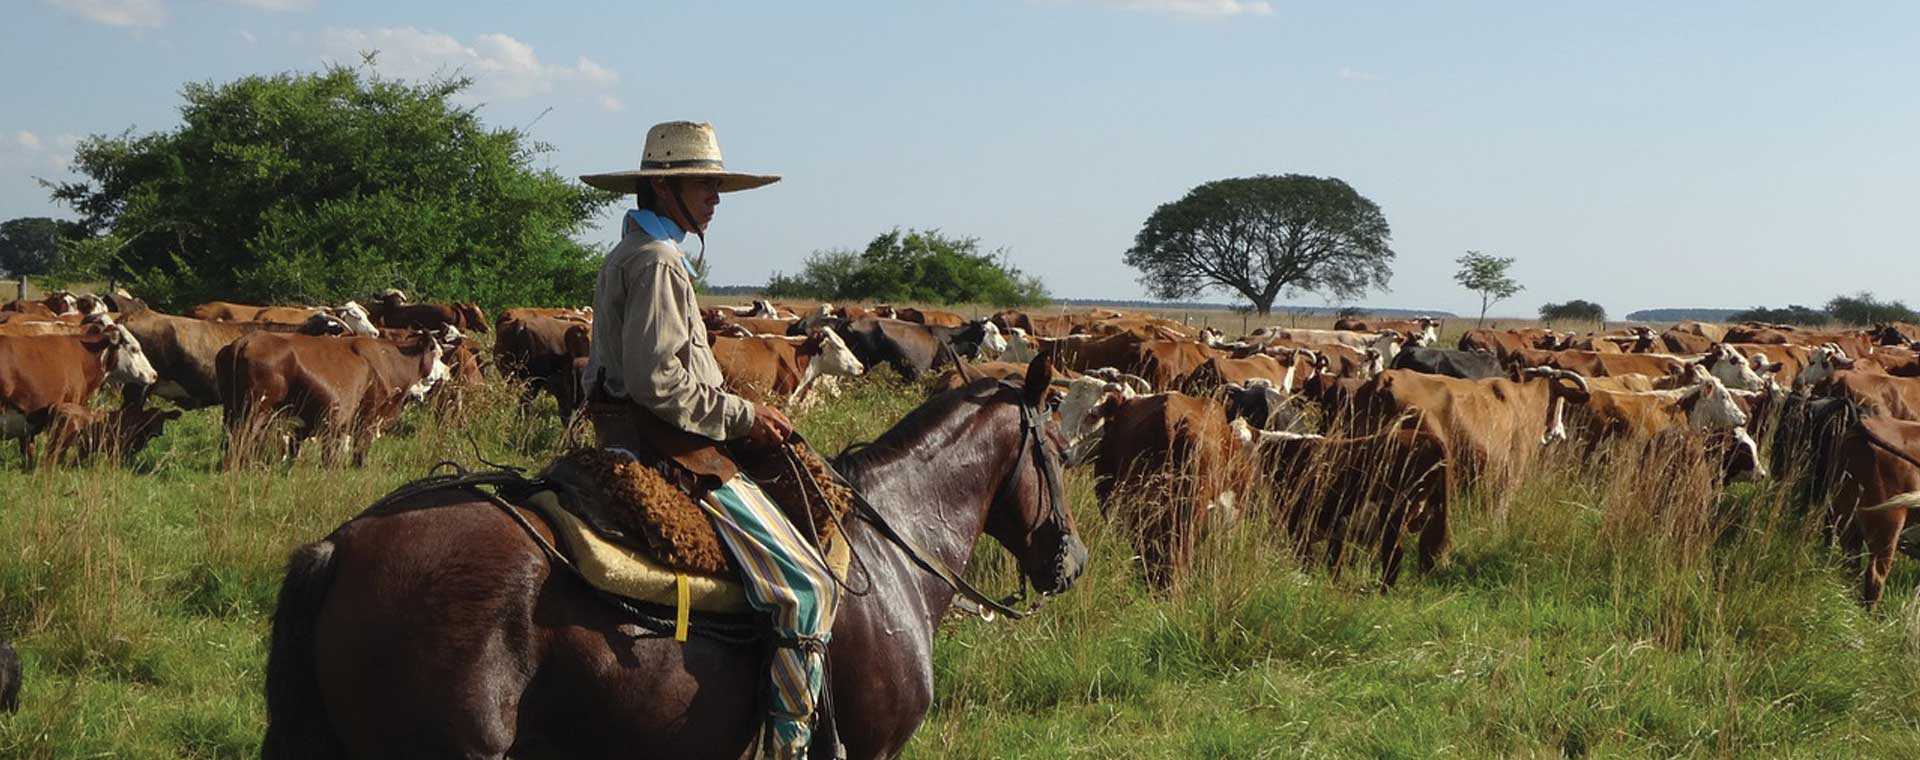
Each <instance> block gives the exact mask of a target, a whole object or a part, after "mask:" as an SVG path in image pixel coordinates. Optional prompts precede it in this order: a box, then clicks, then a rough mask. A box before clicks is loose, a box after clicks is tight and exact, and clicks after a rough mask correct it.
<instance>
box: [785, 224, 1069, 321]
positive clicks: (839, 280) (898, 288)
mask: <svg viewBox="0 0 1920 760" xmlns="http://www.w3.org/2000/svg"><path fill="white" fill-rule="evenodd" d="M766 294H767V295H768V296H769V297H773V298H805V299H812V300H818V301H829V302H832V301H897V302H918V303H941V304H951V303H990V304H994V305H996V306H1036V305H1040V304H1044V303H1046V302H1047V300H1048V298H1047V288H1046V286H1045V285H1044V284H1042V283H1041V282H1040V278H1038V277H1034V276H1032V275H1028V274H1025V273H1023V272H1021V271H1020V270H1019V268H1017V267H1015V266H1013V265H1012V263H1010V262H1009V261H1008V259H1007V253H1006V251H1004V250H1000V251H994V252H990V253H985V252H982V251H981V250H980V240H979V238H972V237H958V236H952V235H946V234H942V233H941V232H940V231H939V230H924V231H923V230H911V229H910V230H907V231H905V232H902V231H901V230H899V229H898V228H895V229H893V230H890V231H888V232H884V233H881V234H880V235H879V236H878V237H875V238H874V239H873V240H872V242H869V243H867V247H866V248H865V249H864V250H861V251H858V252H856V251H851V250H846V249H832V250H824V251H814V252H813V253H812V254H811V255H809V256H807V260H806V262H805V263H804V264H803V265H802V266H801V270H800V273H799V274H793V275H789V274H785V273H779V272H776V273H775V274H774V275H773V278H772V279H770V280H768V282H767V287H766Z"/></svg>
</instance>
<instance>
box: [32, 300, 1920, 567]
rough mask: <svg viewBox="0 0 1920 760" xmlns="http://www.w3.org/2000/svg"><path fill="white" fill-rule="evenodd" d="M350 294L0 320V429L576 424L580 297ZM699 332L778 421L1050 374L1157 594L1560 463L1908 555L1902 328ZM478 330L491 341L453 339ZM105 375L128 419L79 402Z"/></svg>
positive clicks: (1140, 319)
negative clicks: (991, 380) (485, 406)
mask: <svg viewBox="0 0 1920 760" xmlns="http://www.w3.org/2000/svg"><path fill="white" fill-rule="evenodd" d="M366 301H367V304H366V305H362V304H361V303H359V302H348V303H345V304H342V305H340V306H338V307H289V306H249V305H242V304H233V303H225V302H213V303H207V304H202V305H199V306H196V307H193V308H192V309H189V310H188V311H187V314H186V315H185V316H173V315H168V314H162V313H160V312H157V311H154V310H152V309H150V308H148V307H147V306H146V304H145V303H143V302H142V301H140V300H139V299H138V298H135V297H134V296H132V295H131V294H128V293H127V292H125V291H116V292H115V293H113V294H112V295H107V296H97V297H96V296H91V295H75V294H68V293H55V294H52V295H50V296H48V297H47V298H46V299H44V300H40V301H24V300H23V301H14V302H12V303H8V304H5V305H0V435H4V436H6V437H10V438H15V439H17V440H18V441H19V445H20V450H21V455H22V459H23V461H24V462H25V463H26V464H27V466H29V467H32V466H36V462H38V463H41V464H45V463H61V462H67V461H71V460H75V459H80V458H85V457H89V456H95V455H99V454H101V453H103V452H109V451H110V452H114V453H116V454H118V455H125V454H126V453H128V452H130V451H132V450H134V449H137V448H138V447H139V446H140V445H142V444H143V443H145V442H146V441H148V440H150V439H151V438H153V437H154V436H155V435H158V434H159V433H160V431H161V429H162V427H163V426H164V425H165V423H166V422H167V421H169V420H171V419H175V418H177V417H178V416H179V415H180V413H181V412H180V410H190V409H197V408H202V407H212V406H218V407H220V409H221V410H222V420H223V422H224V424H225V427H226V430H227V433H228V438H227V441H228V456H229V458H230V459H231V458H233V457H245V456H247V455H248V454H249V453H252V455H255V456H257V455H259V453H260V452H262V451H266V452H269V453H273V454H277V455H279V456H293V455H296V454H297V453H298V451H299V449H300V447H301V445H302V444H303V443H304V442H307V441H310V440H311V441H317V442H320V443H322V444H323V445H324V448H323V452H324V454H323V456H325V457H328V458H329V459H330V460H332V459H339V460H343V461H345V460H350V461H352V462H354V463H356V464H357V463H359V462H360V461H362V460H363V459H364V457H365V455H366V452H367V448H368V446H369V445H370V444H371V443H372V442H373V441H374V440H375V439H377V438H378V437H379V436H380V435H381V434H382V432H383V431H385V430H387V429H388V428H389V427H390V426H391V425H392V424H393V423H394V421H395V420H396V419H398V417H399V415H400V414H401V412H402V411H403V410H404V409H405V408H406V407H407V406H408V405H410V404H415V403H421V402H426V401H428V400H429V399H432V398H434V397H436V396H437V397H441V398H444V399H450V400H451V401H450V402H449V403H456V404H457V403H459V402H458V399H459V398H460V394H461V389H463V388H471V387H472V386H473V385H475V384H477V383H482V382H486V377H487V375H488V374H489V372H488V371H487V370H486V367H488V366H489V365H490V366H491V368H492V371H491V374H492V375H494V376H496V377H499V378H502V379H506V380H510V381H513V382H515V383H517V384H518V387H520V388H523V389H524V390H523V393H522V396H521V400H522V403H523V404H530V403H531V402H532V401H533V400H534V399H535V398H536V397H537V396H539V395H540V394H548V395H551V396H553V397H554V399H555V400H556V401H557V402H558V408H559V410H560V413H561V414H562V415H563V416H564V417H566V418H568V419H569V420H571V418H572V416H573V415H574V414H575V412H576V411H577V410H578V409H579V407H580V405H581V401H582V399H583V397H584V395H585V393H584V388H583V383H582V378H581V369H582V368H583V367H584V366H585V363H586V358H587V355H588V352H589V351H590V349H591V346H592V341H593V314H592V310H591V309H566V308H538V309H536V308H522V309H509V310H507V311H505V312H503V313H501V314H500V315H499V316H498V318H497V319H495V320H492V321H491V322H489V321H488V320H487V319H486V317H485V315H484V314H483V313H482V312H481V310H480V309H479V308H477V307H476V306H474V305H472V304H421V303H411V302H409V301H408V299H407V297H406V295H405V294H403V293H400V292H398V291H388V292H386V293H384V294H380V295H379V296H378V297H374V298H368V299H366ZM704 315H705V321H706V331H707V339H708V340H709V341H710V342H711V344H712V347H713V349H714V353H715V356H716V358H717V359H718V360H719V363H720V365H721V367H722V371H723V373H724V374H725V375H726V378H727V382H728V384H729V386H730V387H731V389H732V390H734V391H735V392H738V393H741V394H743V395H746V396H749V397H751V398H754V399H757V400H766V401H771V402H775V403H780V404H783V405H787V406H789V407H803V406H806V405H808V404H810V403H813V402H814V401H815V400H816V399H817V398H819V397H820V396H822V395H830V394H833V393H835V392H837V391H836V388H837V386H838V384H840V383H842V382H846V381H847V380H848V379H849V378H855V377H858V376H860V375H862V374H863V373H864V372H865V371H866V369H867V368H871V367H877V366H881V365H885V366H888V367H891V368H892V370H893V371H894V372H895V373H897V374H899V375H901V376H903V377H905V378H908V379H910V380H917V381H922V382H925V383H926V384H927V385H928V387H929V388H931V389H932V390H934V391H936V392H937V391H939V390H941V389H946V388H952V387H956V386H958V385H962V384H966V383H969V382H971V381H973V380H974V379H977V378H979V377H983V376H991V377H1000V378H1007V379H1013V380H1016V381H1017V380H1018V379H1020V378H1022V377H1024V375H1025V369H1026V365H1027V363H1028V362H1030V361H1032V360H1034V359H1036V358H1044V359H1046V360H1047V361H1049V362H1050V363H1051V364H1052V365H1053V366H1054V367H1055V368H1056V370H1057V372H1058V375H1057V379H1056V380H1055V381H1054V383H1055V385H1056V386H1057V387H1056V392H1055V394H1054V398H1055V409H1056V414H1057V418H1058V422H1059V428H1060V431H1061V433H1062V435H1063V438H1064V442H1065V445H1066V446H1067V452H1068V464H1069V465H1075V466H1091V467H1092V468H1093V472H1094V474H1095V476H1096V477H1095V491H1096V494H1097V496H1098V498H1099V500H1100V502H1101V507H1102V509H1110V508H1112V507H1113V505H1114V504H1115V503H1116V502H1119V501H1121V500H1123V499H1125V500H1130V501H1131V502H1133V503H1136V504H1141V503H1144V504H1146V505H1149V506H1150V508H1147V509H1138V510H1135V512H1136V513H1137V514H1134V516H1133V517H1131V518H1129V519H1131V520H1133V524H1132V525H1130V526H1129V527H1130V530H1128V531H1127V533H1128V535H1130V536H1132V537H1133V538H1134V540H1135V541H1137V542H1138V543H1137V545H1136V546H1135V547H1134V548H1135V550H1136V552H1135V553H1136V554H1137V555H1138V556H1139V557H1140V559H1141V561H1142V564H1143V567H1144V570H1145V573H1146V575H1147V577H1148V580H1149V581H1150V582H1152V583H1155V584H1165V583H1170V582H1173V581H1175V580H1176V579H1177V578H1178V577H1180V575H1181V574H1182V573H1183V572H1184V571H1185V570H1186V569H1187V567H1188V565H1189V563H1190V561H1191V554H1192V551H1193V542H1194V537H1195V536H1196V535H1197V534H1198V532H1199V531H1201V530H1202V529H1203V528H1204V527H1205V526H1206V524H1207V523H1209V522H1210V521H1221V520H1230V519H1234V518H1235V516H1236V515H1237V513H1238V512H1239V509H1240V507H1241V506H1242V505H1244V504H1246V503H1248V500H1249V498H1250V494H1254V493H1256V492H1257V493H1260V494H1267V495H1269V496H1270V498H1271V500H1272V503H1273V504H1274V505H1276V506H1277V507H1280V508H1281V509H1280V511H1278V512H1276V514H1281V515H1284V516H1285V519H1284V525H1285V527H1286V528H1287V529H1288V530H1291V531H1293V532H1294V534H1295V536H1296V537H1297V541H1296V542H1297V543H1298V545H1300V546H1303V547H1304V546H1309V545H1312V546H1324V549H1325V556H1326V560H1327V562H1328V563H1329V565H1330V566H1331V567H1332V568H1334V569H1335V570H1336V571H1337V569H1338V568H1339V563H1340V559H1341V554H1342V551H1343V547H1344V546H1345V544H1346V543H1348V542H1351V541H1359V542H1361V543H1360V545H1362V546H1368V547H1371V548H1373V549H1374V550H1375V559H1376V560H1377V561H1378V562H1379V566H1380V571H1381V578H1382V580H1383V581H1384V582H1385V583H1388V584H1391V583H1392V582H1393V581H1394V579H1395V578H1396V577H1397V575H1398V573H1399V566H1400V560H1401V556H1402V553H1403V545H1405V544H1412V545H1413V546H1414V549H1415V554H1416V557H1417V559H1418V561H1419V563H1420V566H1421V567H1422V568H1423V569H1424V568H1427V567H1431V566H1432V565H1433V564H1434V563H1435V562H1437V561H1438V560H1440V559H1441V558H1442V556H1443V555H1444V554H1445V552H1446V551H1447V548H1448V544H1449V536H1448V530H1449V528H1448V525H1449V500H1450V499H1451V498H1452V496H1453V495H1455V494H1456V493H1458V492H1459V491H1460V490H1461V489H1466V488H1478V489H1482V491H1481V492H1482V493H1486V494H1489V495H1491V496H1493V497H1494V498H1504V495H1505V494H1507V493H1509V492H1510V491H1511V489H1512V487H1513V486H1514V485H1515V484H1516V483H1517V482H1518V478H1520V477H1521V476H1523V475H1525V474H1526V473H1528V472H1529V470H1530V468H1532V467H1533V466H1534V462H1535V460H1536V458H1537V456H1538V454H1539V452H1540V451H1541V450H1542V449H1543V447H1547V446H1566V447H1576V449H1577V450H1580V451H1583V452H1591V451H1594V450H1597V448H1598V447H1600V446H1602V445H1608V444H1616V445H1617V444H1618V443H1621V442H1631V443H1633V444H1634V445H1638V446H1644V447H1652V448H1657V449H1660V450H1663V451H1670V452H1683V453H1686V454H1687V455H1688V456H1690V457H1691V460H1690V461H1696V462H1706V463H1710V465H1711V467H1713V468H1714V472H1715V479H1716V480H1717V481H1719V482H1731V481H1738V480H1758V479H1764V478H1782V479H1784V478H1792V479H1793V480H1794V484H1793V485H1795V486H1797V488H1796V490H1795V493H1797V494H1799V495H1800V496H1799V497H1798V498H1801V499H1803V500H1804V501H1805V503H1806V504H1807V505H1809V506H1814V507H1819V508H1823V509H1825V510H1826V514H1827V516H1828V521H1827V524H1828V526H1829V528H1830V531H1829V535H1830V536H1831V537H1835V538H1838V539H1839V540H1840V541H1841V543H1842V547H1843V548H1844V549H1845V551H1846V553H1847V554H1848V556H1863V557H1864V559H1865V561H1866V562H1865V565H1866V566H1865V570H1864V571H1863V572H1862V587H1861V595H1862V599H1863V601H1865V602H1866V603H1869V604H1871V603H1873V602H1874V601H1876V600H1878V599H1879V597H1880V595H1881V591H1882V587H1883V585H1884V581H1885V578H1886V575H1887V572H1888V569H1889V567H1890V565H1891V562H1892V559H1893V555H1894V554H1895V552H1896V551H1899V550H1901V549H1902V548H1908V549H1909V550H1910V549H1911V547H1910V545H1903V544H1902V541H1901V538H1902V537H1901V534H1902V532H1903V530H1904V529H1905V527H1906V525H1905V523H1906V515H1907V510H1908V509H1911V508H1916V507H1920V353H1917V349H1920V328H1916V327H1914V326H1912V325H1905V324H1892V325H1876V326H1874V327H1873V328H1872V329H1867V330H1858V329H1854V330H1824V331H1816V330H1807V329H1800V328H1793V327H1787V326H1780V325H1765V324H1754V323H1748V324H1740V325H1714V324H1703V323H1697V322H1682V323H1680V324H1677V325H1674V326H1672V327H1670V328H1668V329H1666V330H1665V331H1664V332H1655V331H1654V330H1652V329H1650V328H1646V327H1634V328H1629V329H1624V330H1621V331H1618V332H1615V333H1611V334H1588V335H1584V336H1576V335H1573V334H1570V333H1558V332H1554V331H1551V330H1548V329H1541V328H1528V329H1519V330H1486V329H1476V330H1468V331H1466V332H1465V333H1464V334H1463V335H1461V336H1460V337H1459V339H1458V341H1457V344H1455V345H1454V347H1451V348H1447V347H1442V346H1440V345H1438V344H1439V342H1440V339H1439V336H1440V329H1439V328H1440V324H1439V323H1438V322H1437V321H1436V320H1433V319H1428V318H1424V317H1423V318H1420V319H1414V320H1403V321H1394V322H1361V321H1354V320H1341V321H1340V322H1339V323H1337V324H1335V325H1334V328H1333V329H1291V328H1285V327H1277V326H1276V327H1262V328H1260V329H1257V330H1254V331H1253V332H1251V333H1250V334H1248V335H1246V336H1243V337H1239V338H1238V339H1234V340H1229V339H1228V336H1225V335H1223V334H1221V333H1219V332H1218V331H1215V330H1211V329H1194V328H1193V327H1192V326H1191V325H1188V324H1184V323H1181V322H1177V321H1173V320H1169V319H1165V318H1162V317H1157V316H1152V315H1148V314H1134V313H1123V312H1117V311H1110V310H1099V309H1095V310H1090V311H1086V312H1083V313H1072V314H1038V313H1025V312H1021V311H1012V310H1009V311H1003V312H1000V313H997V314H994V315H992V316H991V317H988V318H984V319H967V318H965V317H963V316H961V315H959V314H955V313H952V312H944V311H937V310H931V309H926V310H923V309H911V308H892V307H886V306H881V307H874V308H863V307H857V306H842V307H838V308H835V307H833V306H830V305H824V304H822V305H818V306H812V307H786V306H782V305H778V304H774V303H770V302H767V301H755V302H753V303H752V304H751V305H747V306H740V307H717V308H709V309H705V310H704ZM489 332H491V333H492V337H493V339H492V346H491V349H490V351H486V350H484V349H480V348H479V341H477V340H475V339H473V338H471V337H470V336H473V335H475V334H483V333H489ZM483 351H484V353H483ZM108 384H112V385H115V386H117V387H119V388H120V393H119V396H120V398H119V403H118V405H117V406H114V407H113V408H112V409H110V410H107V409H104V408H101V407H98V406H94V405H90V403H89V402H90V400H91V399H93V397H94V396H95V395H96V393H97V392H98V391H100V390H101V388H102V387H103V386H104V385H108ZM156 400H165V401H166V402H167V403H168V404H169V405H171V406H172V407H176V408H161V407H157V406H155V402H156ZM109 406H111V405H109ZM39 439H44V443H43V444H41V445H40V446H39V448H38V449H36V441H37V440H39ZM1767 441H1770V442H1771V452H1770V455H1763V453H1762V442H1767Z"/></svg>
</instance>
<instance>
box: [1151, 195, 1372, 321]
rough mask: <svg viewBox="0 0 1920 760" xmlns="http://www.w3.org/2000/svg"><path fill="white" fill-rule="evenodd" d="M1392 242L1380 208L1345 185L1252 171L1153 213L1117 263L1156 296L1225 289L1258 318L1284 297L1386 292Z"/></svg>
mask: <svg viewBox="0 0 1920 760" xmlns="http://www.w3.org/2000/svg"><path fill="white" fill-rule="evenodd" d="M1392 237H1393V233H1392V231H1391V230H1390V229H1389V228H1388V226H1387V218H1386V215H1384V214H1382V213H1380V207H1379V206H1377V205H1375V204H1374V202H1373V201H1370V200H1368V199H1367V198H1366V197H1365V196H1362V195H1361V194H1360V193H1358V192H1356V191H1355V190H1354V189H1353V188H1352V187H1350V186H1348V185H1347V183H1345V182H1342V181H1340V180H1338V179H1333V178H1331V177H1309V176H1305V175H1300V174H1288V175H1284V176H1270V175H1260V176H1256V177H1243V178H1238V179H1222V180H1215V181H1213V182H1208V183H1206V184H1204V185H1201V186H1199V187H1196V188H1194V189H1193V190H1191V191H1188V193H1187V194H1186V196H1184V197H1182V198H1181V199H1180V200H1177V201H1174V202H1172V203H1168V204H1165V205H1162V206H1161V207H1159V208H1158V209H1155V210H1154V212H1153V215H1152V216H1149V217H1147V221H1146V224H1145V225H1144V226H1143V227H1141V229H1140V233H1139V234H1138V235H1136V236H1135V237H1134V241H1133V248H1132V249H1131V250H1128V251H1127V254H1126V258H1125V261H1126V263H1127V265H1128V266H1131V267H1133V268H1135V269H1138V270H1140V272H1141V274H1140V283H1141V284H1142V285H1144V286H1146V287H1147V289H1148V290H1150V291H1152V293H1153V294H1154V295H1155V296H1156V297H1158V298H1164V299H1169V300H1172V299H1180V298H1187V297H1191V296H1194V295H1198V294H1199V293H1201V292H1202V291H1205V290H1209V289H1214V290H1224V291H1230V292H1234V293H1239V294H1240V295H1241V296H1242V297H1244V298H1246V299H1247V300H1248V301H1249V302H1250V303H1252V304H1253V308H1254V310H1255V311H1258V312H1259V313H1260V314H1261V315H1262V316H1265V315H1267V314H1269V313H1271V312H1272V311H1273V301H1274V299H1275V298H1277V297H1279V296H1280V295H1281V294H1282V293H1286V294H1288V295H1292V294H1294V293H1298V292H1303V291H1314V292H1320V293H1322V294H1324V295H1328V296H1331V297H1334V298H1341V299H1344V298H1352V297H1357V296H1359V295H1362V294H1364V293H1366V292H1367V290H1369V289H1371V288H1380V289H1381V290H1385V289H1386V288H1387V281H1388V280H1389V279H1391V278H1392V277H1393V269H1392V267H1391V266H1389V262H1391V261H1392V260H1393V249H1392V248H1391V247H1389V246H1388V241H1389V240H1391V239H1392Z"/></svg>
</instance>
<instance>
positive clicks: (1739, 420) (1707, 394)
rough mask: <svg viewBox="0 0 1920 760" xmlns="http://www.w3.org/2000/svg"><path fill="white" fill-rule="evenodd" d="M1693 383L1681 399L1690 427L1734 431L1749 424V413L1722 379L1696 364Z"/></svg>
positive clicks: (1699, 429) (1701, 429) (1702, 429)
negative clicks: (1743, 408)
mask: <svg viewBox="0 0 1920 760" xmlns="http://www.w3.org/2000/svg"><path fill="white" fill-rule="evenodd" d="M1693 373H1694V385H1693V387H1692V388H1691V389H1689V390H1688V392H1687V394H1686V395H1685V396H1683V397H1682V398H1681V406H1682V407H1683V408H1685V409H1686V410H1687V426H1688V427H1689V428H1691V429H1693V430H1698V431H1716V430H1732V429H1734V428H1739V427H1744V426H1746V424H1747V413H1746V411H1745V410H1742V409H1741V408H1740V403H1739V402H1738V401H1735V400H1734V398H1733V393H1732V392H1730V391H1728V390H1727V386H1726V385H1725V384H1723V383H1721V382H1720V378H1717V377H1714V376H1713V375H1709V374H1707V373H1706V372H1705V371H1704V370H1702V369H1700V368H1698V367H1695V368H1694V369H1693Z"/></svg>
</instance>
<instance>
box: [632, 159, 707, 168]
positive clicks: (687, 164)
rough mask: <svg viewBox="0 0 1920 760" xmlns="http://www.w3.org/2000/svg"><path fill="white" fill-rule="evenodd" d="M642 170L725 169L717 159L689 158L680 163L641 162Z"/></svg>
mask: <svg viewBox="0 0 1920 760" xmlns="http://www.w3.org/2000/svg"><path fill="white" fill-rule="evenodd" d="M640 168H642V169H724V168H726V167H725V166H723V165H722V164H721V163H720V159H717V158H688V159H683V160H680V161H641V162H640Z"/></svg>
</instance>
